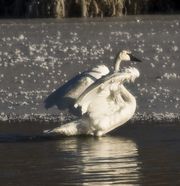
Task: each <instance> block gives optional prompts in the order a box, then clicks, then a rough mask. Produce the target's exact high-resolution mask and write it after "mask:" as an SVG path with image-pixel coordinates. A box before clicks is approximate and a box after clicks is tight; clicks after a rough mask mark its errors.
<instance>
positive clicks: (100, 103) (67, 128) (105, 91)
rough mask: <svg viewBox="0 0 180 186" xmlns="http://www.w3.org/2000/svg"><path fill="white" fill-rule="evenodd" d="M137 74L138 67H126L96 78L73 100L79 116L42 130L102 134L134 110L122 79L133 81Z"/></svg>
mask: <svg viewBox="0 0 180 186" xmlns="http://www.w3.org/2000/svg"><path fill="white" fill-rule="evenodd" d="M137 77H139V71H138V70H137V69H136V68H128V69H126V70H125V71H124V72H121V73H114V74H112V75H107V76H105V77H102V78H101V79H99V80H97V81H96V82H95V83H94V84H92V85H91V86H89V87H88V88H87V89H86V90H85V91H84V92H83V93H82V94H81V96H80V97H79V98H78V99H77V101H76V103H75V107H78V106H79V107H81V111H82V114H83V116H82V119H79V120H76V121H73V122H70V123H68V124H65V125H62V126H60V127H57V128H55V129H53V130H48V131H45V134H49V135H66V136H71V135H93V136H102V135H104V134H106V133H108V132H109V131H111V130H113V129H115V128H117V127H118V126H120V125H122V124H124V123H125V122H127V121H128V120H129V119H130V118H131V117H132V116H133V114H134V112H135V109H136V99H135V98H134V96H133V95H132V94H131V93H130V92H129V91H128V90H127V89H126V88H125V87H124V85H123V83H124V82H126V81H127V82H129V81H132V82H133V81H134V80H135V79H136V78H137Z"/></svg>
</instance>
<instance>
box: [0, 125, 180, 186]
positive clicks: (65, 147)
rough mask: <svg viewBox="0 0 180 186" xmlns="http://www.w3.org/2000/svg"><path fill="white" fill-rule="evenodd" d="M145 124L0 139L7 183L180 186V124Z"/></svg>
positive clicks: (1, 172) (1, 174)
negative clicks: (106, 131)
mask: <svg viewBox="0 0 180 186" xmlns="http://www.w3.org/2000/svg"><path fill="white" fill-rule="evenodd" d="M139 128H140V129H136V128H133V127H132V128H130V129H128V128H125V129H123V128H122V130H120V132H117V133H115V134H110V135H107V136H105V137H102V138H93V137H70V138H60V139H58V140H50V141H48V140H44V141H43V140H42V141H26V142H24V141H23V140H22V141H19V142H8V143H0V152H1V153H0V180H1V185H3V186H6V185H13V186H21V185H34V186H40V185H41V186H42V185H52V186H56V185H93V186H94V185H103V186H106V185H112V184H116V185H179V184H180V140H179V137H178V133H179V127H178V128H176V127H175V128H172V127H165V128H164V127H162V128H161V127H159V128H158V127H152V128H153V129H152V128H151V127H144V128H143V129H142V128H141V127H139ZM173 136H174V137H173Z"/></svg>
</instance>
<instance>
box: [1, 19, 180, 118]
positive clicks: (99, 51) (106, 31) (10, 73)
mask: <svg viewBox="0 0 180 186" xmlns="http://www.w3.org/2000/svg"><path fill="white" fill-rule="evenodd" d="M179 20H180V16H151V17H146V16H145V17H131V16H130V17H125V18H110V19H105V20H103V21H100V20H99V19H95V20H91V19H86V20H83V19H67V20H54V19H48V20H47V19H44V20H43V21H42V20H0V28H1V29H0V84H1V87H0V120H1V121H7V120H13V119H20V120H21V119H23V118H24V119H25V120H26V119H28V120H31V119H36V118H42V120H44V121H45V120H47V121H48V120H50V119H52V120H53V119H55V118H58V120H61V121H63V120H66V118H68V117H71V116H69V115H68V113H65V114H64V112H61V111H60V110H58V109H57V107H56V105H54V106H53V105H52V108H49V109H48V110H46V109H45V108H44V104H43V102H44V100H45V99H46V97H47V96H48V95H50V94H51V93H52V92H53V91H54V90H55V89H57V88H58V87H60V86H61V85H63V84H64V83H65V82H67V80H69V79H70V78H72V77H73V76H74V75H76V74H77V73H80V72H82V71H84V70H87V69H88V68H91V67H93V66H95V65H97V64H106V65H107V66H108V67H110V68H111V67H112V66H113V61H114V57H115V55H116V53H117V52H118V51H119V50H122V49H130V50H131V51H132V52H133V53H134V54H135V55H136V56H137V57H139V58H141V59H142V60H143V61H144V63H142V64H130V65H132V66H135V67H137V68H138V69H139V70H140V72H141V76H140V78H139V79H138V80H137V81H136V82H135V83H134V84H127V85H126V86H127V87H128V88H129V90H131V92H132V93H133V94H134V95H136V97H137V103H138V108H137V112H136V115H135V117H134V118H135V119H136V120H137V119H138V118H144V119H145V120H147V118H151V119H154V118H157V120H158V119H163V120H166V119H168V118H172V119H173V118H175V120H176V119H177V120H179V119H178V118H179V110H180V83H179V82H180V74H179V72H180V63H179V61H180V53H179V50H180V30H179V27H180V21H179ZM123 66H124V67H125V66H127V65H125V64H124V65H123Z"/></svg>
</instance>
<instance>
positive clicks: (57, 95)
mask: <svg viewBox="0 0 180 186" xmlns="http://www.w3.org/2000/svg"><path fill="white" fill-rule="evenodd" d="M123 61H137V62H139V61H140V60H139V59H137V58H135V57H134V56H133V55H132V54H131V52H130V51H128V50H122V51H121V52H119V53H118V54H117V56H116V58H115V69H114V71H115V72H118V71H119V70H120V64H121V62H123ZM109 73H110V70H109V69H108V67H107V66H105V65H98V66H96V67H94V68H92V69H90V70H89V71H85V72H83V73H82V74H80V75H77V76H76V77H74V78H72V79H71V80H69V81H68V82H67V83H66V84H65V85H63V86H62V87H60V88H59V89H57V90H56V91H55V92H53V93H52V94H51V95H50V96H48V98H47V99H46V100H45V108H47V109H48V108H50V107H52V106H54V105H57V106H58V108H59V109H69V110H70V111H71V113H72V114H75V115H79V112H78V110H77V109H74V107H73V106H74V103H75V102H76V100H77V99H78V97H79V96H80V95H81V94H82V93H83V92H84V91H85V90H86V89H87V88H88V87H89V86H90V85H91V84H93V83H94V82H96V81H97V80H98V79H100V78H102V77H103V76H105V75H107V74H109Z"/></svg>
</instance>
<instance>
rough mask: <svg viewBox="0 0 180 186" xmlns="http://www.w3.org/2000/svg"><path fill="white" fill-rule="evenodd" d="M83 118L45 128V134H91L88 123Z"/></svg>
mask: <svg viewBox="0 0 180 186" xmlns="http://www.w3.org/2000/svg"><path fill="white" fill-rule="evenodd" d="M84 122H85V121H84V120H82V119H79V120H75V121H72V122H69V123H67V124H64V125H61V126H60V127H56V128H54V129H50V130H45V131H44V134H46V135H53V136H55V135H62V136H74V135H84V134H90V133H89V131H88V130H87V127H86V126H87V124H85V123H84Z"/></svg>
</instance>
